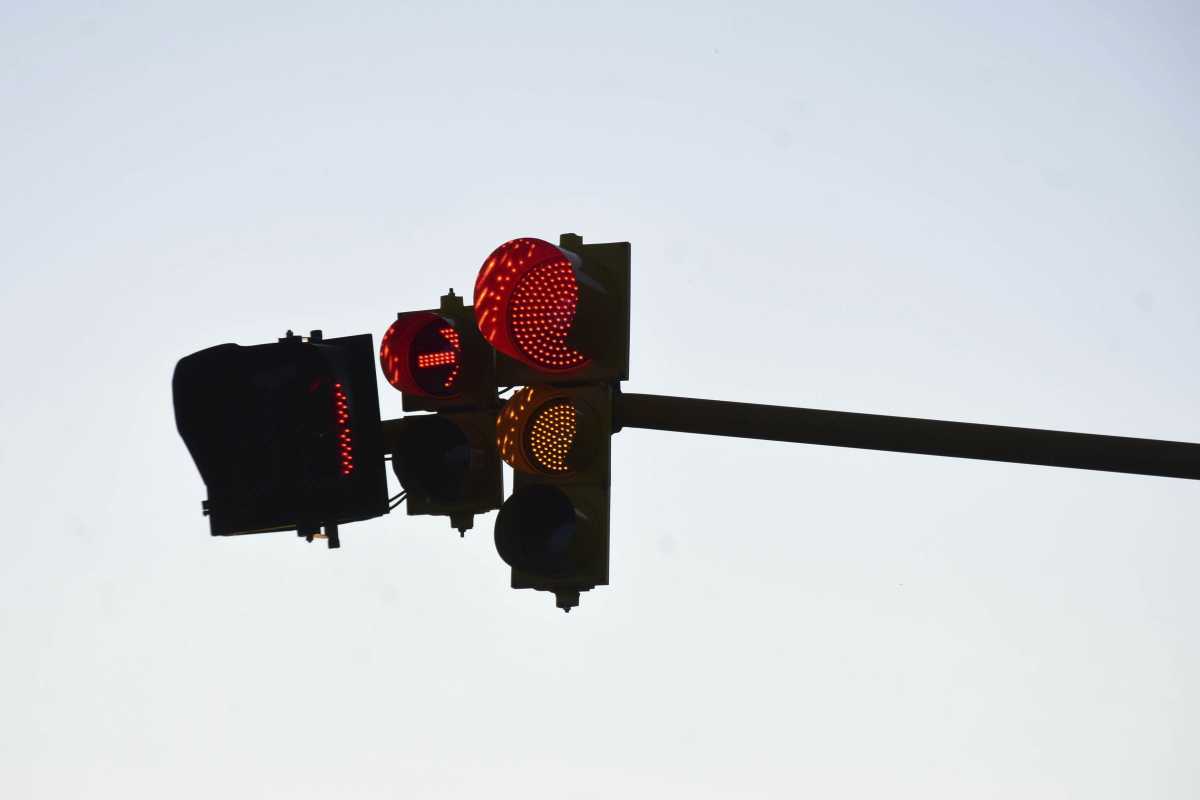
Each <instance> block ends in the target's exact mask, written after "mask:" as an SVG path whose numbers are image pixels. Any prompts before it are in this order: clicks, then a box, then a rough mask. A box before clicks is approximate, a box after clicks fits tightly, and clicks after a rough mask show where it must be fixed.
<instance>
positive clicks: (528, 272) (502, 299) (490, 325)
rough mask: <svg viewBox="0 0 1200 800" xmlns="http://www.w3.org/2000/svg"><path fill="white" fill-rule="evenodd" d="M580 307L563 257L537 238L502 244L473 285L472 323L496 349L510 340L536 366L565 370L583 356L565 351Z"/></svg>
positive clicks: (575, 287)
mask: <svg viewBox="0 0 1200 800" xmlns="http://www.w3.org/2000/svg"><path fill="white" fill-rule="evenodd" d="M578 306H579V287H578V285H577V284H576V282H575V273H574V271H573V270H572V268H571V262H570V261H568V260H567V258H566V256H564V255H563V252H562V251H561V250H559V249H558V248H557V247H555V246H554V245H552V244H550V243H549V242H544V241H542V240H540V239H531V238H525V239H513V240H512V241H510V242H505V243H504V244H502V245H500V246H499V247H497V248H496V250H495V251H494V252H493V253H492V254H491V256H489V257H488V259H487V261H485V262H484V264H483V267H482V269H480V271H479V276H478V278H476V280H475V321H476V324H477V325H478V326H479V331H480V333H482V334H483V336H484V338H485V339H487V340H488V341H489V342H490V343H491V344H492V345H493V346H494V347H497V348H499V349H502V350H505V351H506V352H507V348H506V347H505V345H504V344H503V342H504V340H506V339H507V340H508V342H509V343H510V344H511V346H512V347H513V348H515V349H516V351H517V352H516V353H509V355H514V356H518V354H519V356H518V357H520V356H523V357H524V358H525V359H527V360H528V361H529V362H530V363H532V364H533V365H534V366H536V367H539V368H542V369H547V370H566V369H573V368H575V367H579V366H582V365H583V364H585V363H586V362H587V357H586V356H584V355H583V354H582V353H580V352H579V351H577V350H575V349H573V348H571V347H569V346H568V345H567V343H566V338H567V333H568V332H569V331H570V329H571V323H572V321H573V320H574V318H575V311H576V309H577V308H578Z"/></svg>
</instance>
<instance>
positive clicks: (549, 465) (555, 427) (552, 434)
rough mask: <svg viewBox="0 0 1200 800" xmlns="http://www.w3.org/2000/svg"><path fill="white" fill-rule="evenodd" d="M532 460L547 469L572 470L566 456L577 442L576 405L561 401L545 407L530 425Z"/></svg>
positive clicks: (529, 449)
mask: <svg viewBox="0 0 1200 800" xmlns="http://www.w3.org/2000/svg"><path fill="white" fill-rule="evenodd" d="M527 430H528V433H527V434H526V445H527V447H528V452H529V456H530V460H531V461H533V463H534V464H536V465H538V466H539V467H541V468H542V469H544V470H546V471H547V472H557V473H565V472H570V469H571V468H570V467H569V466H568V465H567V456H568V454H570V452H571V445H572V444H574V443H575V406H574V405H572V404H571V402H570V401H568V400H560V401H558V402H554V403H548V404H546V405H545V406H543V407H542V408H541V409H540V410H539V411H538V412H537V413H536V414H534V416H533V418H532V419H531V420H530V422H529V425H528V428H527Z"/></svg>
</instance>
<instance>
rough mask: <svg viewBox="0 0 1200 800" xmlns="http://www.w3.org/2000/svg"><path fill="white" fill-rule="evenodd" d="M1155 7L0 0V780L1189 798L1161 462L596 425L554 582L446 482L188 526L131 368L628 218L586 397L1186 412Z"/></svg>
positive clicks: (179, 468) (1199, 703)
mask: <svg viewBox="0 0 1200 800" xmlns="http://www.w3.org/2000/svg"><path fill="white" fill-rule="evenodd" d="M1198 37H1200V15H1198V14H1197V12H1196V9H1195V7H1194V6H1192V5H1191V4H1188V3H1144V4H1142V3H1139V4H1132V3H1116V4H1107V5H1097V4H1084V3H1060V4H1054V7H1052V8H1048V7H1047V4H1044V3H1020V4H1002V6H1001V7H997V6H996V5H995V4H984V3H977V4H972V3H953V4H952V3H904V4H902V3H894V4H887V5H886V6H882V5H876V4H869V3H838V4H805V3H775V4H770V3H760V4H736V5H735V4H705V3H695V2H689V3H671V4H660V3H655V4H639V5H636V6H635V5H628V6H622V5H619V4H611V3H610V4H603V5H602V4H574V5H572V4H536V3H504V4H500V3H478V4H456V3H446V2H439V3H430V4H424V5H414V4H408V3H380V4H362V5H358V6H355V7H349V6H345V5H341V4H337V5H335V4H296V3H275V4H269V3H205V4H191V5H184V4H150V3H120V2H118V3H110V4H104V5H103V6H100V5H85V4H71V3H61V4H41V5H36V6H35V5H34V4H22V5H19V6H18V5H14V4H9V5H8V6H6V7H5V8H4V9H3V10H2V11H0V67H2V68H0V108H3V111H4V113H3V124H2V125H0V178H2V180H0V212H2V213H0V268H2V269H3V292H2V293H0V332H2V333H3V335H4V338H5V339H6V341H7V342H8V359H9V365H10V369H9V372H8V375H9V378H8V380H6V381H5V391H3V392H0V412H2V413H3V416H4V418H5V419H6V420H7V421H8V422H7V425H6V426H5V434H6V435H5V436H4V437H3V442H2V443H0V486H3V487H4V488H3V496H4V500H5V502H4V504H3V505H4V508H5V511H6V514H7V518H6V520H5V525H4V528H5V531H6V534H7V536H6V541H7V548H6V550H5V554H4V557H3V558H0V635H2V636H3V639H4V642H5V646H4V649H3V652H4V656H3V658H0V794H2V795H4V796H5V797H21V798H24V797H30V798H59V797H64V798H76V797H111V796H121V797H124V798H130V799H132V798H156V799H157V798H161V797H164V796H170V797H180V798H193V797H195V798H211V797H213V796H218V795H219V796H225V797H241V796H247V797H254V796H261V797H273V796H286V797H289V798H329V797H346V798H360V797H361V798H375V797H404V798H435V797H437V798H440V797H481V796H488V797H497V798H504V797H521V798H540V797H546V798H551V797H554V798H561V797H585V798H586V797H615V796H621V797H672V796H681V797H683V796H686V797H689V798H706V797H729V796H739V797H764V798H765V797H796V796H801V795H811V796H817V797H823V798H859V797H862V798H877V797H880V796H887V797H897V796H898V797H910V796H911V797H922V798H961V797H973V798H974V797H981V798H982V797H996V798H1000V797H1003V798H1009V797H1014V796H1020V797H1025V798H1060V797H1087V798H1090V800H1098V799H1100V798H1127V797H1147V798H1151V797H1152V798H1192V797H1196V796H1197V795H1198V794H1200V767H1197V759H1196V755H1195V754H1196V753H1197V752H1198V751H1200V721H1198V720H1200V687H1198V685H1197V679H1196V675H1200V638H1198V636H1197V625H1196V619H1195V616H1196V609H1197V608H1198V607H1200V588H1197V587H1198V584H1197V582H1196V580H1195V574H1196V571H1197V569H1200V540H1198V537H1197V534H1196V532H1197V519H1198V518H1200V495H1198V494H1197V492H1198V489H1200V487H1197V486H1196V485H1194V484H1192V483H1189V482H1185V481H1174V480H1169V479H1161V478H1141V477H1134V476H1121V475H1108V474H1099V473H1086V472H1074V471H1068V470H1053V469H1047V468H1040V467H1026V466H1018V465H1005V464H990V463H976V462H966V461H956V460H950V459H938V458H929V457H921V456H907V455H898V454H886V453H869V452H859V451H848V450H837V449H827V448H814V447H803V446H798V445H784V444H772V443H764V442H754V441H736V440H723V439H715V438H704V437H686V436H680V435H672V434H666V433H657V432H648V431H626V432H623V433H621V434H619V435H618V436H617V437H616V438H615V440H614V445H613V454H614V462H613V472H614V483H613V510H612V514H613V533H612V540H613V551H612V566H611V573H612V585H611V586H610V587H607V588H602V589H598V590H596V591H593V592H590V593H588V594H587V595H585V596H584V598H583V601H582V605H581V607H580V608H579V609H578V610H577V611H574V612H572V613H571V614H570V615H563V614H562V613H561V612H559V611H557V610H556V609H555V608H554V607H553V603H552V601H551V598H549V597H548V596H547V595H545V594H539V593H533V592H514V591H512V590H511V589H509V588H508V586H507V582H508V575H507V571H506V569H505V568H504V566H503V565H502V563H501V562H500V560H499V558H498V557H497V556H496V554H495V551H494V548H493V546H492V543H491V525H492V520H493V519H494V515H489V516H488V517H485V518H483V519H482V520H480V521H479V523H478V527H477V529H476V531H475V532H473V533H471V534H469V535H468V536H467V538H466V539H465V540H460V539H459V537H458V535H457V533H455V532H453V531H451V530H450V528H449V526H448V525H446V523H445V522H444V521H441V520H429V519H421V518H408V517H405V516H403V515H393V516H392V517H389V518H384V519H381V520H376V521H372V522H367V523H362V524H359V525H355V526H351V527H349V528H347V529H346V530H345V531H344V532H343V542H344V546H343V548H342V549H341V550H340V551H337V552H329V551H327V550H325V549H324V548H320V547H316V546H311V547H310V546H305V545H303V544H301V543H299V542H297V541H296V540H295V538H294V537H291V536H288V535H284V534H279V535H275V536H259V537H245V538H239V539H228V540H225V539H221V540H214V539H210V538H209V537H208V536H207V532H206V525H205V520H204V519H203V518H202V517H201V516H200V514H199V503H200V500H201V499H202V498H203V486H202V484H201V483H200V480H199V477H198V475H197V474H196V472H195V470H194V467H193V466H192V463H191V461H190V459H189V457H188V454H187V451H186V450H185V448H184V446H183V444H182V442H181V441H180V440H179V438H178V436H177V435H176V433H175V430H174V423H173V418H172V410H171V398H170V377H171V371H172V369H173V367H174V363H175V361H176V360H177V359H178V358H180V357H181V356H183V355H185V354H187V353H190V352H192V351H194V350H198V349H200V348H203V347H206V346H209V345H211V344H216V343H220V342H225V341H235V342H240V343H243V344H253V343H257V342H263V341H269V340H271V339H273V338H275V337H277V336H279V335H281V334H282V332H283V331H284V330H285V329H287V328H295V329H297V330H307V329H309V328H315V327H320V328H323V329H324V330H325V331H326V333H327V334H328V335H331V336H332V335H347V334H354V333H362V332H371V333H373V334H374V335H375V336H376V337H377V338H378V336H379V335H380V334H382V332H383V331H384V330H385V329H386V327H387V325H388V323H389V321H390V320H391V319H393V318H394V314H395V312H396V311H399V310H405V309H411V308H426V307H430V306H432V305H434V304H436V300H437V297H438V295H440V294H441V293H443V292H444V291H445V290H446V288H447V287H450V286H453V287H454V288H456V289H457V290H458V291H459V292H460V293H468V292H469V290H470V287H471V285H472V282H473V280H474V275H475V271H476V269H477V268H478V266H479V264H480V262H481V261H482V259H483V258H484V257H485V256H486V255H487V254H488V253H489V252H490V251H491V250H492V249H493V248H494V247H495V246H496V245H498V244H499V243H501V242H503V241H505V240H507V239H509V238H512V237H515V236H522V235H531V236H539V237H542V238H547V239H552V240H553V239H555V238H556V237H557V235H558V234H559V233H562V232H564V231H575V232H578V233H580V234H582V235H583V236H584V237H585V239H587V240H589V241H612V240H628V241H630V242H632V243H633V258H634V261H633V270H634V272H633V293H634V301H633V322H632V336H633V342H632V365H631V380H630V381H629V383H628V386H627V388H628V389H629V390H631V391H643V392H661V393H668V394H683V395H694V396H700V397H714V398H722V399H731V400H747V401H758V402H766V403H778V404H790V405H805V406H812V407H819V408H820V407H824V408H838V409H845V410H854V411H869V412H876V413H890V414H902V415H912V416H928V417H935V418H947V419H961V420H969V421H981V422H991V423H998V424H1012V425H1023V426H1030V427H1048V428H1063V429H1070V430H1083V431H1091V432H1098V433H1110V434H1122V435H1132V436H1146V437H1158V438H1167V439H1181V440H1187V441H1200V416H1198V414H1197V406H1198V403H1197V401H1198V400H1200V375H1198V371H1197V368H1196V365H1197V363H1198V359H1200V344H1197V341H1198V339H1200V268H1198V267H1200V265H1198V264H1197V255H1196V254H1197V252H1200V226H1197V225H1196V219H1197V217H1198V216H1200V155H1198V153H1200V150H1198V149H1197V147H1196V143H1197V142H1198V141H1200V116H1198V109H1197V99H1198V92H1197V90H1198V88H1200V71H1198V66H1200V65H1198V60H1197V56H1196V48H1195V42H1196V41H1197V39H1198ZM381 392H384V394H383V405H384V409H385V414H387V415H389V416H394V415H398V414H399V413H400V398H399V395H398V394H396V393H394V392H392V390H391V389H390V388H389V387H387V385H386V383H383V382H382V381H381Z"/></svg>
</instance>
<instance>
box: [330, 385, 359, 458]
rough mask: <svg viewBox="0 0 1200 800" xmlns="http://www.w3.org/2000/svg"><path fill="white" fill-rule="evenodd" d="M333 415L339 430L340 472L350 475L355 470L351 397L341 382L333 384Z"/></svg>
mask: <svg viewBox="0 0 1200 800" xmlns="http://www.w3.org/2000/svg"><path fill="white" fill-rule="evenodd" d="M333 415H334V422H335V424H336V425H337V432H338V434H337V440H338V455H339V458H340V460H341V467H340V472H341V473H342V475H343V476H349V475H350V474H352V473H353V472H354V437H353V435H352V434H351V431H350V398H349V397H348V396H347V395H346V390H345V389H343V388H342V385H341V384H340V383H335V384H334V385H333Z"/></svg>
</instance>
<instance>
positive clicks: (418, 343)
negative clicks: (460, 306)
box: [379, 311, 463, 397]
mask: <svg viewBox="0 0 1200 800" xmlns="http://www.w3.org/2000/svg"><path fill="white" fill-rule="evenodd" d="M462 363H463V351H462V340H461V338H460V336H459V333H458V331H457V330H455V329H454V326H453V325H452V324H450V323H449V322H448V321H447V320H446V319H444V318H442V317H440V316H438V315H437V314H434V313H433V312H430V311H418V312H415V313H412V314H401V315H400V316H399V317H397V318H396V321H395V322H393V323H392V325H391V327H389V328H388V329H387V333H385V334H384V335H383V342H382V344H381V345H380V348H379V364H380V366H381V367H382V368H383V374H384V376H385V377H387V380H388V383H390V384H391V385H392V386H395V387H396V388H397V389H399V390H400V391H402V392H408V393H409V394H415V395H424V396H428V397H450V396H452V395H455V394H458V391H459V386H458V381H459V376H460V375H461V374H462Z"/></svg>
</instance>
